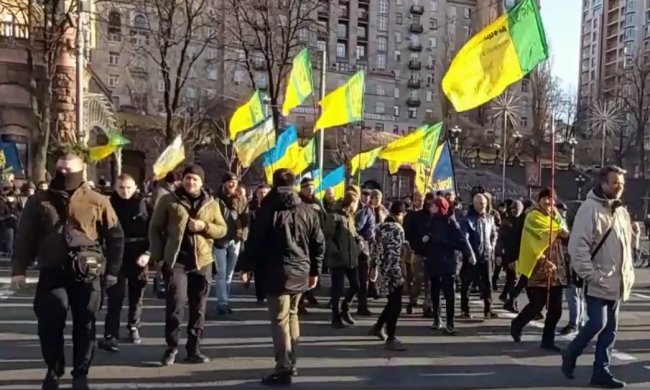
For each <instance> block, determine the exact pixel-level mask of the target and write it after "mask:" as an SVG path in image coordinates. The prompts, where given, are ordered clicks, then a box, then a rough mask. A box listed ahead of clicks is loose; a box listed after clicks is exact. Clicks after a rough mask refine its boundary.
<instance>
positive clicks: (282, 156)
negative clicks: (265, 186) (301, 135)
mask: <svg viewBox="0 0 650 390" xmlns="http://www.w3.org/2000/svg"><path fill="white" fill-rule="evenodd" d="M299 158H300V145H298V132H297V130H296V126H294V125H290V126H289V127H287V128H286V129H285V130H284V131H283V132H282V134H280V135H279V136H278V139H277V141H276V143H275V147H274V148H272V149H271V150H269V151H267V152H266V153H264V172H265V173H266V180H267V182H268V183H271V182H272V181H273V172H275V171H276V170H278V169H280V168H288V169H291V170H292V171H293V169H294V167H295V165H296V161H298V159H299Z"/></svg>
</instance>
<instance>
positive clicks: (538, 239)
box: [510, 188, 569, 352]
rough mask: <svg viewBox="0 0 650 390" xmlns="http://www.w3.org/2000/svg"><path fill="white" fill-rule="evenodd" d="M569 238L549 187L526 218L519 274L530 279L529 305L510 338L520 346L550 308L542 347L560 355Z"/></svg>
mask: <svg viewBox="0 0 650 390" xmlns="http://www.w3.org/2000/svg"><path fill="white" fill-rule="evenodd" d="M549 235H550V237H549ZM568 236H569V232H568V231H567V228H566V223H565V222H564V220H563V218H562V217H561V216H560V214H559V213H558V211H557V209H556V208H555V199H554V195H553V192H552V191H551V190H550V189H549V188H545V189H543V190H541V191H540V193H539V196H538V199H537V206H536V207H535V208H534V209H533V210H531V211H530V212H529V213H528V214H527V215H526V220H525V223H524V233H523V234H522V238H521V239H522V243H521V250H520V256H519V259H518V261H517V272H519V273H521V274H522V275H526V277H527V278H528V285H527V292H528V298H529V302H528V304H527V305H526V306H525V307H524V308H523V309H522V310H521V312H520V313H519V314H518V315H517V317H515V319H513V320H512V322H511V324H510V335H511V336H512V338H513V340H514V341H515V342H516V343H518V342H521V333H522V331H523V329H524V327H525V326H526V325H528V323H529V322H530V321H532V320H533V319H534V318H535V316H536V315H537V314H538V313H541V311H542V310H543V309H544V306H546V311H547V314H546V320H545V321H544V330H543V331H542V344H541V348H542V349H544V350H547V351H551V352H560V348H559V347H558V346H556V345H555V329H556V328H557V323H558V322H559V321H560V317H561V316H562V295H563V294H562V292H563V291H562V290H563V289H564V287H565V286H566V285H567V274H566V269H565V266H566V263H565V260H564V254H563V252H562V242H561V237H568ZM549 243H550V245H549Z"/></svg>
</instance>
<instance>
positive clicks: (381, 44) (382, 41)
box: [377, 37, 388, 51]
mask: <svg viewBox="0 0 650 390" xmlns="http://www.w3.org/2000/svg"><path fill="white" fill-rule="evenodd" d="M387 49H388V38H386V37H378V38H377V51H386V50H387Z"/></svg>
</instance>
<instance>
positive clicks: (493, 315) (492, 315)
mask: <svg viewBox="0 0 650 390" xmlns="http://www.w3.org/2000/svg"><path fill="white" fill-rule="evenodd" d="M484 316H485V319H486V320H493V319H495V318H499V315H498V314H497V313H495V312H493V311H492V310H489V311H486V312H485V314H484Z"/></svg>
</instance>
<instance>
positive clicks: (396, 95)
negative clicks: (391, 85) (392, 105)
mask: <svg viewBox="0 0 650 390" xmlns="http://www.w3.org/2000/svg"><path fill="white" fill-rule="evenodd" d="M393 97H394V98H399V88H397V87H395V91H394V92H393Z"/></svg>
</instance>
